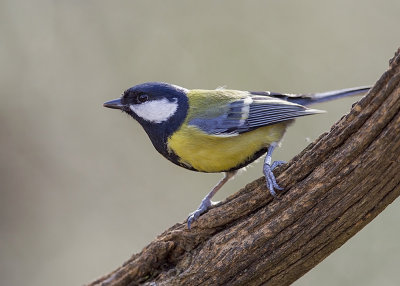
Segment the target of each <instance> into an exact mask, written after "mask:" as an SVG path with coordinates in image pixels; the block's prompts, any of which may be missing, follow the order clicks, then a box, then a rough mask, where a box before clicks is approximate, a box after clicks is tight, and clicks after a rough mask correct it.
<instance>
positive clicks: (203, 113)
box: [188, 90, 322, 136]
mask: <svg viewBox="0 0 400 286" xmlns="http://www.w3.org/2000/svg"><path fill="white" fill-rule="evenodd" d="M202 92H205V91H202ZM207 92H209V93H210V92H213V94H208V96H205V97H201V96H199V94H196V96H197V98H196V100H197V102H195V104H194V105H195V106H199V105H200V104H199V103H200V102H199V101H202V104H201V106H202V108H192V107H191V108H192V110H191V111H189V114H188V124H189V125H193V126H195V127H197V128H199V129H200V130H202V131H203V132H205V133H207V134H210V135H216V136H236V135H239V134H240V133H244V132H248V131H251V130H254V129H256V128H258V127H262V126H267V125H272V124H276V123H279V122H283V121H288V120H292V119H294V118H296V117H300V116H305V115H311V114H316V113H321V112H322V111H319V110H316V109H309V108H307V107H305V106H302V105H299V104H295V103H291V102H288V101H286V100H284V99H280V98H277V97H272V96H268V95H260V94H255V95H254V94H251V93H249V92H240V91H231V90H217V91H207ZM214 92H218V96H216V94H215V93H214ZM224 93H225V95H226V96H224ZM189 100H191V99H190V97H189ZM192 100H193V99H192ZM190 105H191V106H193V105H192V104H190Z"/></svg>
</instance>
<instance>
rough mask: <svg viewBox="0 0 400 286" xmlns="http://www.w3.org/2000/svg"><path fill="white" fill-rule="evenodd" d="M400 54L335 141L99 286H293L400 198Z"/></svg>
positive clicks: (330, 138) (336, 129) (164, 238)
mask: <svg viewBox="0 0 400 286" xmlns="http://www.w3.org/2000/svg"><path fill="white" fill-rule="evenodd" d="M399 51H400V49H399V50H398V51H397V53H396V55H395V57H394V58H393V59H392V60H391V61H390V67H389V69H388V70H387V71H386V72H385V73H384V74H383V75H382V77H381V78H380V79H379V80H378V82H377V83H376V84H375V85H374V87H373V88H372V89H371V91H370V92H369V93H368V95H366V96H365V97H363V98H362V99H361V100H360V101H359V102H357V103H356V104H354V105H353V107H352V110H351V112H350V113H349V114H347V115H346V116H344V117H343V118H342V119H340V120H339V121H338V122H337V123H336V124H335V125H334V126H333V127H332V128H331V130H330V131H329V132H327V133H325V134H322V135H321V136H320V137H319V138H318V139H317V140H316V141H315V142H314V143H312V144H310V145H309V146H308V147H307V148H306V149H305V150H304V151H303V152H301V153H300V154H299V155H297V156H296V157H295V158H293V160H291V162H289V163H288V164H286V165H285V166H283V167H281V168H279V169H278V170H277V171H275V174H276V175H277V177H278V182H279V184H280V185H281V186H284V187H285V191H284V192H283V193H282V194H281V199H280V200H276V199H273V198H272V197H271V196H270V195H269V193H268V191H267V190H266V188H265V184H264V179H263V178H260V179H258V180H256V181H254V182H252V183H250V184H248V185H247V186H246V187H244V188H243V189H242V190H240V191H239V192H237V193H236V194H234V195H232V196H231V197H229V198H228V199H227V200H226V201H224V202H223V203H221V204H220V205H218V206H216V207H214V208H212V209H211V210H209V211H208V212H207V213H206V214H204V215H202V216H201V217H200V218H199V219H198V221H197V222H195V223H194V224H193V227H192V230H191V231H189V230H188V229H187V226H186V223H178V224H176V225H174V226H172V227H171V228H170V229H168V230H166V231H165V232H164V233H162V234H161V235H160V236H158V237H157V238H156V239H155V240H154V241H152V242H151V243H150V244H149V245H148V246H146V247H145V248H144V249H143V250H142V252H140V253H138V254H135V255H133V256H132V257H131V258H130V259H129V260H128V261H127V262H125V263H124V264H123V265H122V266H121V267H119V268H118V269H116V270H115V271H113V272H112V273H110V274H108V275H105V276H104V277H102V278H100V279H98V280H97V281H94V282H93V283H91V284H90V285H93V286H94V285H137V284H142V283H143V284H145V285H221V284H229V285H262V284H268V285H289V284H290V283H292V282H293V281H295V280H296V279H298V278H299V277H301V276H302V275H304V274H305V273H306V272H307V271H309V270H310V269H311V268H313V267H314V266H316V265H317V264H318V263H319V262H321V261H322V260H323V259H324V258H325V257H327V256H328V255H329V254H331V253H332V252H333V251H334V250H336V249H337V248H339V247H340V246H341V245H343V244H344V243H345V242H346V241H347V240H348V239H349V238H351V237H352V236H353V235H354V234H356V233H357V232H358V231H359V230H361V229H362V228H363V227H364V226H365V225H366V224H368V223H369V222H370V221H371V220H372V219H374V218H375V217H376V216H377V215H378V214H379V213H380V212H381V211H383V210H384V209H385V208H386V206H387V205H389V204H390V203H391V202H392V201H393V200H394V199H395V198H397V196H399V194H400V158H399V154H400V54H399Z"/></svg>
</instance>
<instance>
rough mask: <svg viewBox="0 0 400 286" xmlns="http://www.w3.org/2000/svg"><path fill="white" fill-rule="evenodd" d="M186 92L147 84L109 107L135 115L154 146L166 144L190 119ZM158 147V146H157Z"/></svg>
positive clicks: (180, 88) (174, 87)
mask: <svg viewBox="0 0 400 286" xmlns="http://www.w3.org/2000/svg"><path fill="white" fill-rule="evenodd" d="M186 93H187V90H186V89H185V88H182V87H179V86H176V85H171V84H168V83H159V82H147V83H143V84H139V85H136V86H134V87H131V88H129V89H127V90H126V91H125V92H124V93H123V95H122V96H121V98H118V99H114V100H111V101H107V102H105V103H104V106H105V107H108V108H113V109H120V110H122V111H123V112H126V113H127V114H129V115H131V116H132V117H133V118H134V119H136V120H137V121H138V122H139V123H140V124H141V125H142V126H143V128H144V129H145V131H146V132H147V134H148V135H149V137H150V139H151V140H152V142H153V144H154V143H155V142H154V141H155V140H156V141H160V140H166V138H167V137H169V136H170V135H171V134H172V133H173V132H174V131H175V130H177V129H178V128H179V126H180V125H181V124H182V123H183V121H184V120H185V118H186V115H187V110H188V98H187V96H186ZM157 144H158V143H157Z"/></svg>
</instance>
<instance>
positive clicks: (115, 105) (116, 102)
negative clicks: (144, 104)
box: [103, 98, 124, 109]
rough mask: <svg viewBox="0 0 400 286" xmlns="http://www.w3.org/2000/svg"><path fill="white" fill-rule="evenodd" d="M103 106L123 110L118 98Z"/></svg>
mask: <svg viewBox="0 0 400 286" xmlns="http://www.w3.org/2000/svg"><path fill="white" fill-rule="evenodd" d="M103 106H104V107H108V108H113V109H123V107H124V105H123V104H122V103H121V99H120V98H118V99H113V100H110V101H107V102H104V104H103Z"/></svg>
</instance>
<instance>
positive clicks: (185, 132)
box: [103, 82, 370, 230]
mask: <svg viewBox="0 0 400 286" xmlns="http://www.w3.org/2000/svg"><path fill="white" fill-rule="evenodd" d="M369 89H370V87H368V86H362V87H355V88H348V89H341V90H334V91H328V92H322V93H309V94H290V93H276V92H269V91H241V90H232V89H225V88H217V89H212V90H206V89H186V88H183V87H180V86H177V85H173V84H168V83H164V82H146V83H142V84H138V85H135V86H133V87H131V88H129V89H127V90H125V91H124V92H123V94H122V96H121V97H120V98H117V99H114V100H110V101H107V102H105V103H104V104H103V106H104V107H108V108H112V109H119V110H121V111H123V112H124V113H127V114H129V115H130V116H131V117H132V118H133V119H135V120H136V121H137V122H139V124H140V125H141V126H142V127H143V129H144V130H145V132H146V133H147V135H148V137H149V138H150V140H151V142H152V144H153V146H154V148H155V149H156V150H157V151H158V152H159V153H160V154H161V155H162V156H164V157H165V158H166V159H168V160H169V161H171V162H172V163H174V164H176V165H178V166H180V167H183V168H186V169H189V170H193V171H198V172H205V173H224V177H223V178H222V179H221V180H220V181H219V182H218V183H217V184H216V185H215V186H214V187H213V188H212V189H211V191H210V192H209V193H208V194H207V195H206V196H205V197H204V198H203V200H202V201H201V203H200V206H199V207H198V208H197V209H196V210H195V211H194V212H192V213H190V214H189V216H188V219H187V227H188V229H189V230H190V229H191V226H192V224H193V222H194V221H196V220H197V218H198V217H199V216H200V215H202V214H203V213H205V212H206V211H207V210H208V209H209V208H210V207H211V206H212V205H214V204H215V203H214V202H213V201H211V199H212V197H213V196H214V195H215V193H216V192H217V191H218V190H220V189H221V187H222V186H223V185H224V184H225V183H226V182H227V181H229V180H230V179H231V178H233V177H234V176H235V175H236V173H237V172H238V170H240V169H242V168H244V167H246V166H247V165H249V164H251V163H252V162H254V161H255V160H257V159H258V158H260V157H261V156H262V155H264V154H266V156H265V159H264V164H263V173H264V176H265V181H266V187H267V188H268V189H269V192H270V193H271V195H272V196H273V197H277V193H276V191H281V190H283V188H282V187H281V186H279V185H278V183H277V181H276V178H275V175H274V173H273V170H274V169H275V168H276V167H277V166H279V165H282V164H284V162H283V161H274V162H272V152H273V151H274V149H275V148H276V146H277V145H278V144H279V142H280V141H281V139H282V137H283V135H284V133H285V131H286V129H287V127H288V126H289V125H291V124H292V123H293V121H294V119H295V118H297V117H301V116H307V115H314V114H318V113H322V112H324V111H321V110H318V109H312V108H309V107H308V106H309V105H311V104H315V103H320V102H325V101H329V100H334V99H338V98H342V97H347V96H353V95H364V94H366V93H367V92H368V91H369Z"/></svg>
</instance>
